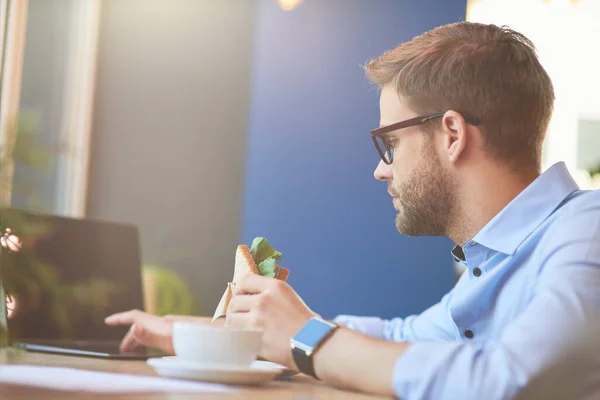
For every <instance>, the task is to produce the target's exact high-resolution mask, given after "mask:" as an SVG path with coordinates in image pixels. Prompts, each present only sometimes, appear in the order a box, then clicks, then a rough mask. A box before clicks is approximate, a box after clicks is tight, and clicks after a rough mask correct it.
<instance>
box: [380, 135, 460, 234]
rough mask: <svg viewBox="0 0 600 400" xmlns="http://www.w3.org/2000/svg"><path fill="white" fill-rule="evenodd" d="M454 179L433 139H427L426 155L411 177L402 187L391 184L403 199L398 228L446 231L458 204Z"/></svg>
mask: <svg viewBox="0 0 600 400" xmlns="http://www.w3.org/2000/svg"><path fill="white" fill-rule="evenodd" d="M452 182H453V181H452V177H451V176H450V174H449V172H448V171H446V170H444V169H443V168H442V165H441V163H440V160H439V159H438V157H437V154H436V152H435V148H434V146H433V141H429V140H427V142H426V144H425V148H424V151H423V156H422V158H421V160H420V161H419V163H418V164H417V167H416V168H415V169H414V170H413V171H412V172H411V175H410V176H409V177H408V179H406V180H405V181H404V182H402V183H401V184H400V186H399V187H398V188H394V187H390V188H389V191H390V193H392V194H393V195H394V196H396V197H397V199H398V202H399V203H400V207H398V208H399V210H398V215H397V216H396V228H397V229H398V231H399V232H400V233H402V234H404V235H407V236H444V235H446V234H447V232H448V228H449V226H448V225H449V221H450V216H451V215H452V213H453V211H454V206H455V195H454V192H453V191H452V190H451V187H452ZM455 189H456V188H455Z"/></svg>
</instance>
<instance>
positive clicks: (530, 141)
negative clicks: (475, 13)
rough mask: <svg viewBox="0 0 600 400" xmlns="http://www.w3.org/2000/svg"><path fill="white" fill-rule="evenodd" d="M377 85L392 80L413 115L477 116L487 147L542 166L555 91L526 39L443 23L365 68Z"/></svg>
mask: <svg viewBox="0 0 600 400" xmlns="http://www.w3.org/2000/svg"><path fill="white" fill-rule="evenodd" d="M365 69H366V74H367V77H368V78H369V79H370V80H371V81H373V82H374V83H375V84H376V85H378V86H379V87H380V88H382V87H384V86H386V85H389V84H392V85H395V87H396V89H397V91H398V94H399V96H400V98H401V100H402V101H403V102H404V103H405V104H406V105H407V106H408V107H410V108H411V109H413V110H414V111H416V112H419V113H428V112H443V111H447V110H455V111H458V112H460V113H461V114H463V116H464V117H466V118H470V119H472V120H478V121H481V125H480V127H481V129H482V131H483V133H484V136H485V140H486V151H487V152H488V154H490V155H491V156H493V157H494V158H496V159H502V160H506V161H510V162H513V163H515V164H517V165H518V166H535V167H536V168H537V169H538V170H539V169H540V166H541V158H542V154H541V153H542V143H543V141H544V137H545V134H546V129H547V128H548V123H549V121H550V117H551V115H552V110H553V104H554V88H553V86H552V81H551V80H550V77H549V76H548V74H547V73H546V71H545V70H544V68H543V67H542V65H541V64H540V62H539V60H538V57H537V55H536V49H535V46H534V45H533V43H532V42H531V41H530V40H529V39H528V38H526V37H525V36H524V35H522V34H521V33H518V32H516V31H514V30H512V29H509V28H507V27H498V26H496V25H486V24H480V23H472V22H459V23H455V24H450V25H444V26H441V27H438V28H435V29H433V30H431V31H428V32H426V33H424V34H422V35H420V36H417V37H415V38H414V39H412V40H411V41H409V42H406V43H403V44H401V45H400V46H398V47H396V48H395V49H394V50H390V51H388V52H386V53H385V54H384V55H383V56H381V57H380V58H378V59H375V60H373V61H371V62H369V63H368V64H367V66H366V67H365Z"/></svg>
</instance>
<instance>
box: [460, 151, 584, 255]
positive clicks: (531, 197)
mask: <svg viewBox="0 0 600 400" xmlns="http://www.w3.org/2000/svg"><path fill="white" fill-rule="evenodd" d="M577 189H579V187H578V186H577V183H576V182H575V181H574V180H573V178H572V177H571V175H570V174H569V171H568V170H567V167H566V166H565V164H564V163H563V162H559V163H556V164H554V165H552V166H551V167H550V168H548V169H547V170H546V171H545V172H544V173H543V174H541V175H540V176H538V177H537V179H536V180H534V181H533V182H532V183H531V184H530V185H529V186H527V187H526V188H525V190H523V191H522V192H521V193H519V194H518V195H517V197H515V198H514V199H513V200H512V201H511V202H510V203H508V204H507V205H506V207H504V208H503V209H502V210H501V211H500V212H499V213H498V214H496V215H495V216H494V218H492V220H491V221H490V222H488V223H487V224H486V225H485V226H484V227H483V229H481V230H480V231H479V233H477V234H476V235H475V237H474V238H473V241H474V242H476V243H479V244H481V245H482V246H485V247H487V248H489V249H492V250H495V251H498V252H501V253H504V254H507V255H513V254H514V253H515V251H516V250H517V248H518V247H519V245H520V244H521V243H523V241H525V239H526V238H527V237H528V236H529V235H530V234H531V233H532V232H533V231H534V230H535V228H537V227H538V226H539V225H540V224H541V223H542V222H543V221H544V220H545V219H546V218H548V217H549V216H550V214H552V212H554V210H555V209H556V208H557V207H558V206H559V205H560V204H561V203H562V202H563V201H564V200H565V199H566V198H567V197H568V196H569V195H570V194H571V193H573V192H574V191H576V190H577ZM452 255H453V256H454V258H455V260H457V261H459V260H460V261H464V260H465V256H464V253H463V250H462V248H461V247H460V246H455V247H454V248H453V249H452Z"/></svg>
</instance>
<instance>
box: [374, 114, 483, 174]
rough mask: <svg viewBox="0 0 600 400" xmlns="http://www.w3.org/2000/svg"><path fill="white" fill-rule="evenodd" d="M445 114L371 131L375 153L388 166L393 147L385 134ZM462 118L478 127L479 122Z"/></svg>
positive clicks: (430, 115)
mask: <svg viewBox="0 0 600 400" xmlns="http://www.w3.org/2000/svg"><path fill="white" fill-rule="evenodd" d="M445 113H446V112H436V113H431V114H425V115H420V116H418V117H414V118H411V119H407V120H404V121H400V122H396V123H393V124H390V125H386V126H382V127H381V128H376V129H373V130H372V131H371V139H373V143H374V144H375V148H376V149H377V152H378V153H379V155H380V156H381V159H382V160H383V162H384V163H386V164H388V165H390V164H391V163H392V161H393V160H394V145H393V144H392V143H390V141H389V139H388V138H387V137H386V133H389V132H393V131H395V130H398V129H403V128H408V127H410V126H417V125H423V124H424V123H426V122H429V121H431V120H432V119H434V118H438V117H441V116H443V115H444V114H445ZM464 118H465V122H467V123H468V124H471V125H479V122H478V121H475V120H474V119H471V118H467V117H464Z"/></svg>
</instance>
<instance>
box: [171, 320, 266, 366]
mask: <svg viewBox="0 0 600 400" xmlns="http://www.w3.org/2000/svg"><path fill="white" fill-rule="evenodd" d="M262 335H263V331H262V330H258V329H237V328H225V327H217V326H210V325H204V324H197V323H193V322H182V321H178V322H175V323H174V324H173V349H174V350H175V354H176V355H177V358H178V359H181V360H182V361H189V362H193V363H198V364H204V365H220V366H232V367H244V368H245V367H248V366H249V365H250V364H251V363H252V362H253V361H254V360H256V357H257V356H258V352H259V350H260V342H261V339H262Z"/></svg>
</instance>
